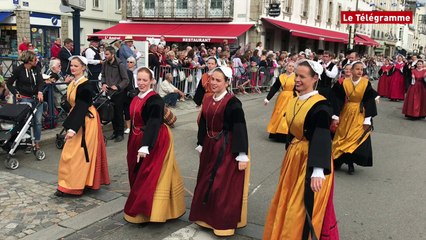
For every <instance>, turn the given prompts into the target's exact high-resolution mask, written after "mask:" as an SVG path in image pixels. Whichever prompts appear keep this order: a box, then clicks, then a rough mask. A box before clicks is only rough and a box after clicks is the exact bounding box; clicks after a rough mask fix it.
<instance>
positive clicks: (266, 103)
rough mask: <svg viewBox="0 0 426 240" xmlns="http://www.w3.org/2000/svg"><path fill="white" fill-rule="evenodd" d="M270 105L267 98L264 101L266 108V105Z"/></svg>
mask: <svg viewBox="0 0 426 240" xmlns="http://www.w3.org/2000/svg"><path fill="white" fill-rule="evenodd" d="M268 103H269V101H268V99H266V98H265V99H263V105H265V106H266V105H268Z"/></svg>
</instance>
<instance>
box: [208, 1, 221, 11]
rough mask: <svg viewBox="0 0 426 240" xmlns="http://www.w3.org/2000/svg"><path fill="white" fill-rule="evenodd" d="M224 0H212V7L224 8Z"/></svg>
mask: <svg viewBox="0 0 426 240" xmlns="http://www.w3.org/2000/svg"><path fill="white" fill-rule="evenodd" d="M222 8H223V0H210V9H222Z"/></svg>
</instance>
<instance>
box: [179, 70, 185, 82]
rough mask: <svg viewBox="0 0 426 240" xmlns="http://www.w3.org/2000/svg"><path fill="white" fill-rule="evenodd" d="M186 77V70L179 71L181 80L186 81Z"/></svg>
mask: <svg viewBox="0 0 426 240" xmlns="http://www.w3.org/2000/svg"><path fill="white" fill-rule="evenodd" d="M185 79H186V74H185V71H182V70H181V71H179V80H180V81H181V82H182V81H185Z"/></svg>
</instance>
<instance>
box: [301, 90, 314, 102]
mask: <svg viewBox="0 0 426 240" xmlns="http://www.w3.org/2000/svg"><path fill="white" fill-rule="evenodd" d="M315 94H318V91H312V92H308V93H305V94H303V95H301V96H299V100H306V99H308V98H310V97H312V96H314V95H315Z"/></svg>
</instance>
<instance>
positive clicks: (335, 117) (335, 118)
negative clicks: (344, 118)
mask: <svg viewBox="0 0 426 240" xmlns="http://www.w3.org/2000/svg"><path fill="white" fill-rule="evenodd" d="M331 119H333V120H337V121H339V117H338V116H336V115H333V116H331Z"/></svg>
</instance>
